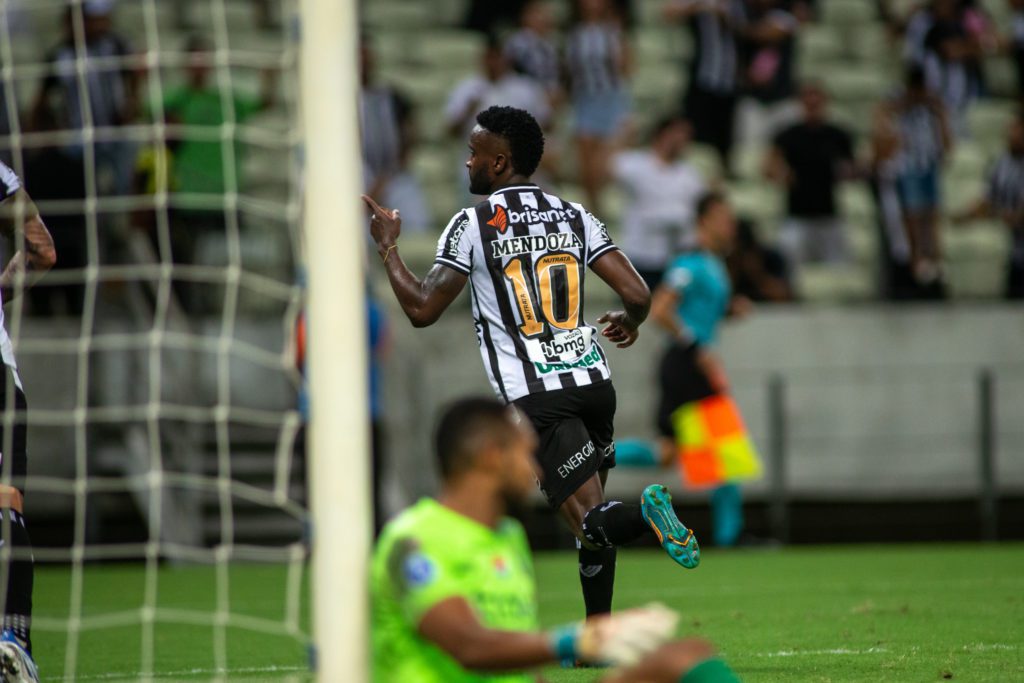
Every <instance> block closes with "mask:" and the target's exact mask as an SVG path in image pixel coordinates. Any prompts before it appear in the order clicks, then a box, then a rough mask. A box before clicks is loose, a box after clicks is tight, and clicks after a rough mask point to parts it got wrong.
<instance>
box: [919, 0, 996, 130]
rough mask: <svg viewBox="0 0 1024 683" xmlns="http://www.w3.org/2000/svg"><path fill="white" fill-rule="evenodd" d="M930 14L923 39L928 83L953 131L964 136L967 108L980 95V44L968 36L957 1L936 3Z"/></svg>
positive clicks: (976, 39) (949, 0) (950, 0)
mask: <svg viewBox="0 0 1024 683" xmlns="http://www.w3.org/2000/svg"><path fill="white" fill-rule="evenodd" d="M931 14H932V17H933V23H932V25H931V27H930V28H929V29H928V32H927V34H926V35H925V38H924V55H923V61H922V66H923V67H924V72H925V79H926V82H927V85H928V88H929V89H931V90H932V91H933V92H935V93H936V94H938V96H939V97H940V98H941V100H942V102H943V103H944V104H945V105H946V112H947V116H948V117H949V119H950V124H951V127H952V130H953V131H954V132H956V133H957V134H958V135H962V134H964V133H966V132H967V131H966V120H965V116H966V113H967V107H968V105H970V103H971V102H972V101H974V100H975V99H976V98H977V96H978V94H979V91H980V82H979V79H978V76H979V73H980V69H979V68H978V60H979V59H980V58H981V57H982V55H983V51H982V45H981V41H980V39H979V37H978V35H977V34H972V33H971V32H969V30H968V27H967V22H966V20H965V13H964V10H963V8H962V7H961V6H959V5H958V3H957V0H934V1H933V3H932V10H931Z"/></svg>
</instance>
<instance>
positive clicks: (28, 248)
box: [0, 189, 57, 302]
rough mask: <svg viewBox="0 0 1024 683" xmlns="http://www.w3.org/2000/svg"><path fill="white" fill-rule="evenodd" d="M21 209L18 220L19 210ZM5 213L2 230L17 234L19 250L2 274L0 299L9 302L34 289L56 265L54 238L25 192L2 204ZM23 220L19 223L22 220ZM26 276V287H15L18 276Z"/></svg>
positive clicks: (2, 219) (20, 192) (16, 241)
mask: <svg viewBox="0 0 1024 683" xmlns="http://www.w3.org/2000/svg"><path fill="white" fill-rule="evenodd" d="M19 206H20V207H22V214H21V216H20V217H19V216H18V213H17V208H18V207H19ZM3 209H4V213H3V216H2V218H0V226H2V227H0V230H2V231H3V233H4V234H5V235H14V238H15V239H14V244H15V247H16V248H17V251H16V252H15V253H14V255H13V256H12V257H11V260H10V261H9V262H8V263H7V267H6V268H4V270H3V273H0V296H2V297H3V301H4V302H7V301H10V300H11V299H12V298H14V296H15V295H17V294H18V291H19V290H20V289H22V288H26V289H27V288H28V287H31V286H32V285H33V284H34V283H35V281H36V280H38V279H39V278H40V277H41V276H42V275H43V273H45V272H46V271H48V270H49V269H50V268H52V267H53V265H54V264H55V263H56V262H57V252H56V250H55V249H54V247H53V237H51V236H50V231H49V230H47V229H46V225H45V224H44V223H43V219H42V218H41V217H40V216H39V209H37V208H36V205H35V203H34V202H33V201H32V199H31V197H29V196H28V193H27V192H25V190H24V189H19V190H18V191H17V192H16V193H15V194H14V195H13V196H12V197H10V198H9V199H8V200H7V201H5V202H4V203H3ZM19 218H20V220H19ZM22 276H24V277H25V282H24V286H23V287H16V286H15V285H16V283H17V280H18V278H19V277H22Z"/></svg>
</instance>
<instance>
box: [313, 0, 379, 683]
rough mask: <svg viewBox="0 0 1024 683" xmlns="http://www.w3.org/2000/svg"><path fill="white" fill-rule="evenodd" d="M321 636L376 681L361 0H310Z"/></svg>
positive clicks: (330, 666) (323, 660)
mask: <svg viewBox="0 0 1024 683" xmlns="http://www.w3.org/2000/svg"><path fill="white" fill-rule="evenodd" d="M300 16H301V32H302V36H301V46H302V47H301V55H300V63H301V66H300V69H301V77H300V80H301V94H302V97H301V109H302V122H303V131H304V139H305V146H304V147H305V193H306V202H305V229H304V233H305V246H306V264H307V268H308V278H309V279H308V283H309V289H308V299H307V316H308V320H309V326H308V329H309V332H308V334H309V336H308V340H309V349H308V354H307V358H308V374H307V376H308V378H309V386H310V405H311V421H310V428H309V444H310V465H309V482H310V509H311V513H312V519H313V549H312V564H313V577H312V579H313V604H312V610H313V638H314V642H315V643H316V651H317V655H316V661H317V664H316V665H317V677H318V679H319V680H321V681H342V680H344V681H352V682H353V683H357V682H360V681H368V680H369V673H368V655H369V637H368V636H369V624H368V618H367V615H368V607H369V605H368V603H369V601H368V596H369V591H368V588H367V573H368V558H369V554H370V538H371V534H370V530H371V528H372V524H371V520H370V476H369V466H368V452H369V414H368V408H367V398H366V397H367V396H368V393H367V387H366V384H367V373H366V367H367V333H366V312H365V310H366V309H365V306H366V304H365V280H364V276H363V266H364V264H363V258H364V256H363V255H364V253H365V249H364V247H363V244H364V240H365V238H364V237H363V235H362V234H361V232H362V230H363V229H364V226H365V220H364V216H363V212H362V210H361V208H360V204H359V194H360V192H361V190H362V182H361V173H362V166H361V162H360V155H359V145H360V140H359V129H358V112H357V97H358V91H359V78H358V67H357V65H358V50H359V35H358V34H359V30H358V8H357V2H356V0H302V2H301V4H300Z"/></svg>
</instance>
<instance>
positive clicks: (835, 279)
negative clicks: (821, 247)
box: [797, 264, 877, 301]
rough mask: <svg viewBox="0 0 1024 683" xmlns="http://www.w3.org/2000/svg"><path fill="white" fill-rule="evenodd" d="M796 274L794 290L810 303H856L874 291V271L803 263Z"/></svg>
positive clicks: (868, 296)
mask: <svg viewBox="0 0 1024 683" xmlns="http://www.w3.org/2000/svg"><path fill="white" fill-rule="evenodd" d="M797 273H798V275H797V281H798V286H797V290H798V291H799V292H800V296H801V297H802V298H804V299H808V300H811V301H821V300H831V301H858V300H863V299H868V298H871V297H872V296H874V294H875V291H876V289H877V287H876V284H875V276H874V272H873V271H869V270H867V269H864V268H861V267H858V266H856V265H844V266H839V265H834V264H807V265H804V266H803V267H802V268H800V269H799V270H798V271H797Z"/></svg>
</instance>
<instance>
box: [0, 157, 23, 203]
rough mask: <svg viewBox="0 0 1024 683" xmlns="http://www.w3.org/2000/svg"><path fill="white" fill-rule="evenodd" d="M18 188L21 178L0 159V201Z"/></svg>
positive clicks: (19, 187) (10, 195)
mask: <svg viewBox="0 0 1024 683" xmlns="http://www.w3.org/2000/svg"><path fill="white" fill-rule="evenodd" d="M20 189H21V179H20V178H19V177H18V174H17V173H15V172H14V171H13V170H11V167H10V166H8V165H7V164H5V163H3V162H2V161H0V202H3V201H6V200H7V199H8V198H9V197H13V196H14V194H15V193H16V192H17V191H18V190H20Z"/></svg>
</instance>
